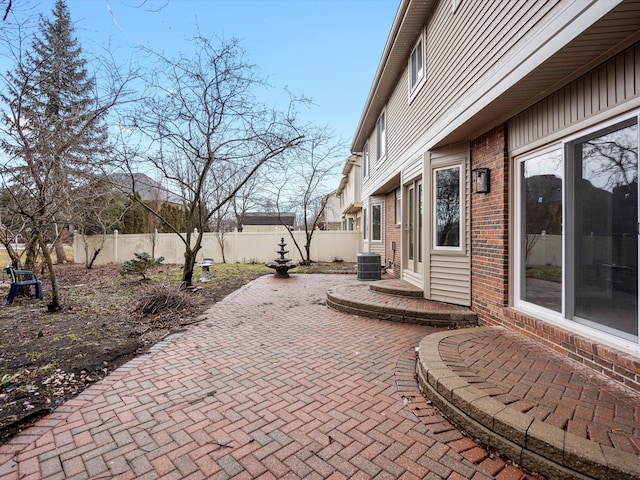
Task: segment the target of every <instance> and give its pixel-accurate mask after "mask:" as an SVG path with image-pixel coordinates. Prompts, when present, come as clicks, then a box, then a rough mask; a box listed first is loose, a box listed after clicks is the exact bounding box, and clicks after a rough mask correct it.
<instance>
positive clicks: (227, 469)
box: [0, 275, 525, 480]
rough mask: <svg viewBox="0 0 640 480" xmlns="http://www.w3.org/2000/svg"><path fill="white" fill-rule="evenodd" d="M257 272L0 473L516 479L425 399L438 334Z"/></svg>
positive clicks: (2, 457) (32, 441) (22, 440)
mask: <svg viewBox="0 0 640 480" xmlns="http://www.w3.org/2000/svg"><path fill="white" fill-rule="evenodd" d="M344 281H345V280H344V277H343V276H337V275H294V276H292V277H291V278H289V279H275V278H273V277H272V276H267V277H263V278H261V279H259V280H257V281H255V282H253V283H252V284H250V285H249V286H248V287H246V288H244V289H241V290H240V291H238V292H236V293H235V294H233V295H231V296H230V297H227V299H225V300H224V301H222V302H220V303H218V304H217V305H216V306H214V307H213V308H212V309H211V310H210V311H209V312H208V313H207V318H206V320H204V321H203V322H201V323H200V324H198V325H195V326H192V327H191V328H189V329H188V330H186V331H185V332H183V333H180V334H178V335H174V336H172V337H170V338H168V339H166V340H165V341H164V342H161V343H160V344H158V345H156V346H155V347H154V348H153V349H152V350H151V351H150V352H148V354H146V355H143V356H141V357H138V358H136V359H134V360H133V361H131V362H129V363H127V364H126V365H124V366H123V367H121V368H120V369H118V370H117V371H116V372H114V373H113V374H111V375H109V376H108V377H107V378H106V379H104V380H103V381H101V382H99V383H97V384H95V385H93V386H91V387H90V388H89V389H87V390H86V391H85V392H83V393H82V394H80V395H79V396H78V397H76V398H75V399H73V400H71V401H68V402H66V403H65V404H64V405H63V406H61V407H60V408H58V409H57V410H56V411H55V412H53V413H52V414H51V415H49V416H47V417H45V418H44V419H42V420H41V421H39V422H37V423H36V424H35V425H34V426H33V427H31V428H29V429H27V430H26V431H24V432H22V433H21V434H19V435H18V436H16V437H15V438H14V439H13V440H12V441H10V442H9V443H7V444H5V445H3V446H1V447H0V478H3V479H6V480H14V479H27V480H29V479H39V478H47V479H52V480H56V479H99V478H123V479H124V478H137V479H155V478H161V479H174V478H175V479H182V478H186V479H202V478H210V479H217V478H224V479H226V478H239V479H240V478H263V479H268V478H285V479H286V478H309V479H312V478H334V479H339V478H379V479H383V478H403V479H411V478H426V479H458V478H473V479H486V478H500V479H507V478H516V479H521V478H524V477H525V475H524V473H523V472H521V471H520V470H518V469H517V468H515V467H513V466H511V465H508V464H506V463H505V462H504V461H503V460H502V459H500V458H499V457H497V456H492V455H489V454H488V453H487V452H486V451H484V450H483V449H482V448H480V447H479V446H478V445H476V444H475V443H474V442H473V441H471V440H470V439H468V438H466V437H464V436H463V435H462V434H461V433H460V432H459V431H458V430H456V429H455V428H454V427H453V426H452V425H451V424H449V423H448V422H447V421H446V420H445V419H444V418H443V417H442V416H441V415H439V414H438V412H437V411H435V410H434V409H433V408H432V407H431V406H430V404H429V402H428V401H427V400H425V399H424V397H422V396H421V394H420V392H419V391H418V388H417V384H416V380H415V378H414V372H415V351H414V348H415V347H416V346H417V345H418V343H419V341H420V340H421V339H422V338H423V337H424V336H425V335H428V334H429V333H432V332H434V331H435V330H434V329H433V328H430V327H425V326H417V325H409V324H394V323H390V322H382V321H377V320H372V319H369V318H359V317H357V316H353V315H348V314H343V313H340V312H335V311H332V310H329V309H328V308H326V307H325V306H324V297H325V293H326V291H327V289H328V288H329V287H330V286H332V285H336V284H338V283H344Z"/></svg>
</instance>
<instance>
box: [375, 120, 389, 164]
mask: <svg viewBox="0 0 640 480" xmlns="http://www.w3.org/2000/svg"><path fill="white" fill-rule="evenodd" d="M386 153H387V125H386V112H384V111H383V112H382V113H381V114H380V116H379V117H378V121H377V122H376V160H380V159H381V158H383V157H384V156H385V155H386Z"/></svg>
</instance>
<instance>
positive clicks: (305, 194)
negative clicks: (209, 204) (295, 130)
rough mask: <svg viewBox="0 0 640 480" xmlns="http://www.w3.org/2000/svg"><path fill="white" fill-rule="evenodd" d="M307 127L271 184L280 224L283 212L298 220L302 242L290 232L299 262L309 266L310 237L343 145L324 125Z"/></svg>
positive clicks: (324, 201) (338, 166) (324, 200)
mask: <svg viewBox="0 0 640 480" xmlns="http://www.w3.org/2000/svg"><path fill="white" fill-rule="evenodd" d="M307 130H308V131H307V132H306V133H305V140H304V141H303V142H302V143H301V144H300V146H299V147H298V148H296V149H295V150H293V151H291V152H290V155H289V156H288V159H287V162H286V165H285V166H284V168H283V173H282V175H281V176H280V177H277V178H275V180H274V181H273V182H272V185H273V187H274V188H275V192H274V196H275V198H276V208H277V211H278V216H279V218H280V221H281V223H282V224H283V225H285V223H284V221H283V219H282V214H283V212H295V213H296V218H298V219H300V220H299V222H301V227H302V229H303V230H304V232H305V243H304V245H302V246H301V245H300V244H299V242H298V241H297V240H296V238H295V236H294V234H293V232H292V231H291V230H289V235H290V236H291V239H292V240H293V242H294V245H295V247H296V249H297V250H298V253H299V254H300V257H301V258H302V259H303V262H302V263H303V264H305V265H310V264H311V240H312V239H313V235H314V233H315V231H316V228H317V227H318V224H319V221H320V218H321V217H322V215H323V214H324V213H325V207H326V204H327V200H328V198H329V197H328V194H329V193H330V192H331V191H332V190H333V189H334V188H335V185H334V183H333V182H334V180H335V178H334V176H335V175H336V174H337V173H338V171H339V168H340V167H341V164H342V158H343V157H342V152H343V151H344V148H345V147H344V142H343V141H342V140H341V139H336V138H335V134H334V132H333V131H332V130H330V129H329V128H327V127H314V126H311V127H308V129H307ZM273 173H274V174H275V173H276V172H275V171H274V172H273ZM302 249H304V253H303V251H302Z"/></svg>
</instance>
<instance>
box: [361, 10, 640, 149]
mask: <svg viewBox="0 0 640 480" xmlns="http://www.w3.org/2000/svg"><path fill="white" fill-rule="evenodd" d="M434 4H435V0H425V1H415V0H402V2H401V4H400V6H399V8H398V12H397V14H396V18H395V20H394V23H393V26H392V29H391V33H390V34H389V38H388V39H387V44H386V46H385V49H384V52H383V55H382V58H381V61H380V64H379V66H378V70H377V72H376V76H375V77H374V81H373V84H372V87H371V90H370V92H369V96H368V97H367V102H366V104H365V108H364V110H363V113H362V116H361V118H360V121H359V123H358V127H357V129H356V134H355V136H354V139H353V142H352V146H351V150H352V151H353V152H360V151H361V150H362V148H363V146H364V144H365V142H366V140H367V138H368V134H369V133H370V132H371V131H373V129H374V126H375V122H376V120H377V118H378V116H379V115H380V113H381V112H382V109H383V108H384V106H385V104H386V102H387V101H388V99H389V97H390V96H391V94H392V93H393V89H394V88H395V86H396V84H397V82H398V79H399V77H400V75H401V74H402V72H403V71H404V69H405V68H406V62H407V59H408V56H409V54H410V52H411V49H412V48H413V45H414V44H415V41H416V39H417V37H418V34H419V33H420V31H421V29H422V27H423V25H424V24H425V23H426V21H427V18H428V17H429V15H430V14H431V12H432V9H433V7H434ZM638 41H640V0H625V1H624V2H623V3H621V4H619V5H618V6H616V7H615V8H614V9H613V10H611V11H610V12H609V13H608V14H606V15H605V16H604V17H602V18H601V19H600V20H598V21H597V22H596V23H595V24H594V25H592V26H591V27H590V28H588V29H587V30H585V31H584V32H583V33H582V34H580V35H579V36H578V37H576V38H575V39H574V40H573V41H571V42H569V43H568V44H567V45H566V46H564V47H563V48H561V49H560V50H558V51H557V52H556V53H555V54H554V55H552V56H551V57H550V58H548V59H547V60H546V61H544V62H543V63H541V64H540V65H539V66H537V67H536V68H535V69H533V70H532V71H531V72H529V73H528V74H527V75H526V76H525V77H524V78H522V79H521V80H519V81H518V82H516V83H514V84H513V85H512V86H510V87H509V88H508V89H507V90H506V91H505V92H503V93H502V94H500V95H499V96H497V97H496V98H495V99H494V100H493V101H491V102H490V103H489V104H488V105H486V106H485V107H483V108H482V109H480V110H478V111H477V112H474V114H473V115H472V116H470V118H469V119H468V120H465V121H463V122H462V123H456V122H452V123H451V129H452V131H450V132H443V134H442V135H439V138H436V142H435V144H434V145H433V147H438V146H443V145H447V144H451V143H456V142H460V141H465V140H471V139H473V138H475V137H477V136H479V135H480V134H481V133H483V132H485V131H487V130H489V129H491V128H493V127H495V126H496V125H499V124H501V123H503V122H505V121H506V120H507V119H509V118H510V117H512V116H514V115H515V114H517V113H518V112H520V111H522V110H524V109H526V108H527V107H529V106H531V105H533V104H534V103H536V102H538V101H540V100H542V99H543V98H545V97H546V96H548V95H549V94H551V93H552V92H554V91H556V90H558V89H559V88H562V87H563V86H565V85H567V84H569V83H570V82H571V81H573V80H575V79H577V78H579V77H580V76H582V75H584V74H585V73H587V72H588V71H590V70H591V69H593V68H595V67H596V66H598V65H599V64H601V63H603V62H604V61H606V60H607V59H609V58H611V57H612V56H613V55H615V54H617V53H619V52H621V51H622V50H624V49H625V48H627V47H629V46H630V45H633V44H634V43H635V42H638Z"/></svg>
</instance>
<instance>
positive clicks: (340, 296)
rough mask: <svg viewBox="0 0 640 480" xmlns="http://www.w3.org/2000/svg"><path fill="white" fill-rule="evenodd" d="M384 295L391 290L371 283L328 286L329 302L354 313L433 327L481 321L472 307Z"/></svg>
mask: <svg viewBox="0 0 640 480" xmlns="http://www.w3.org/2000/svg"><path fill="white" fill-rule="evenodd" d="M380 295H382V296H385V295H387V294H384V293H380V292H376V291H373V290H371V289H370V284H345V285H338V286H335V287H332V288H330V289H328V290H327V306H328V307H330V308H333V309H334V310H338V311H340V312H344V313H350V314H352V315H360V316H363V317H370V318H377V319H379V320H387V321H392V322H399V323H413V324H418V325H426V326H431V327H445V328H452V327H468V326H472V325H477V323H478V317H477V315H476V314H475V313H474V312H472V311H471V310H469V309H468V308H464V307H456V306H454V305H447V306H444V304H441V305H440V308H431V307H430V304H431V305H436V304H437V302H428V301H426V300H425V299H424V298H416V297H412V298H410V297H404V298H399V299H397V300H394V301H390V300H387V299H385V298H381V297H380ZM389 296H391V295H389ZM391 297H392V296H391ZM392 298H393V297H392ZM412 300H413V302H412Z"/></svg>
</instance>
